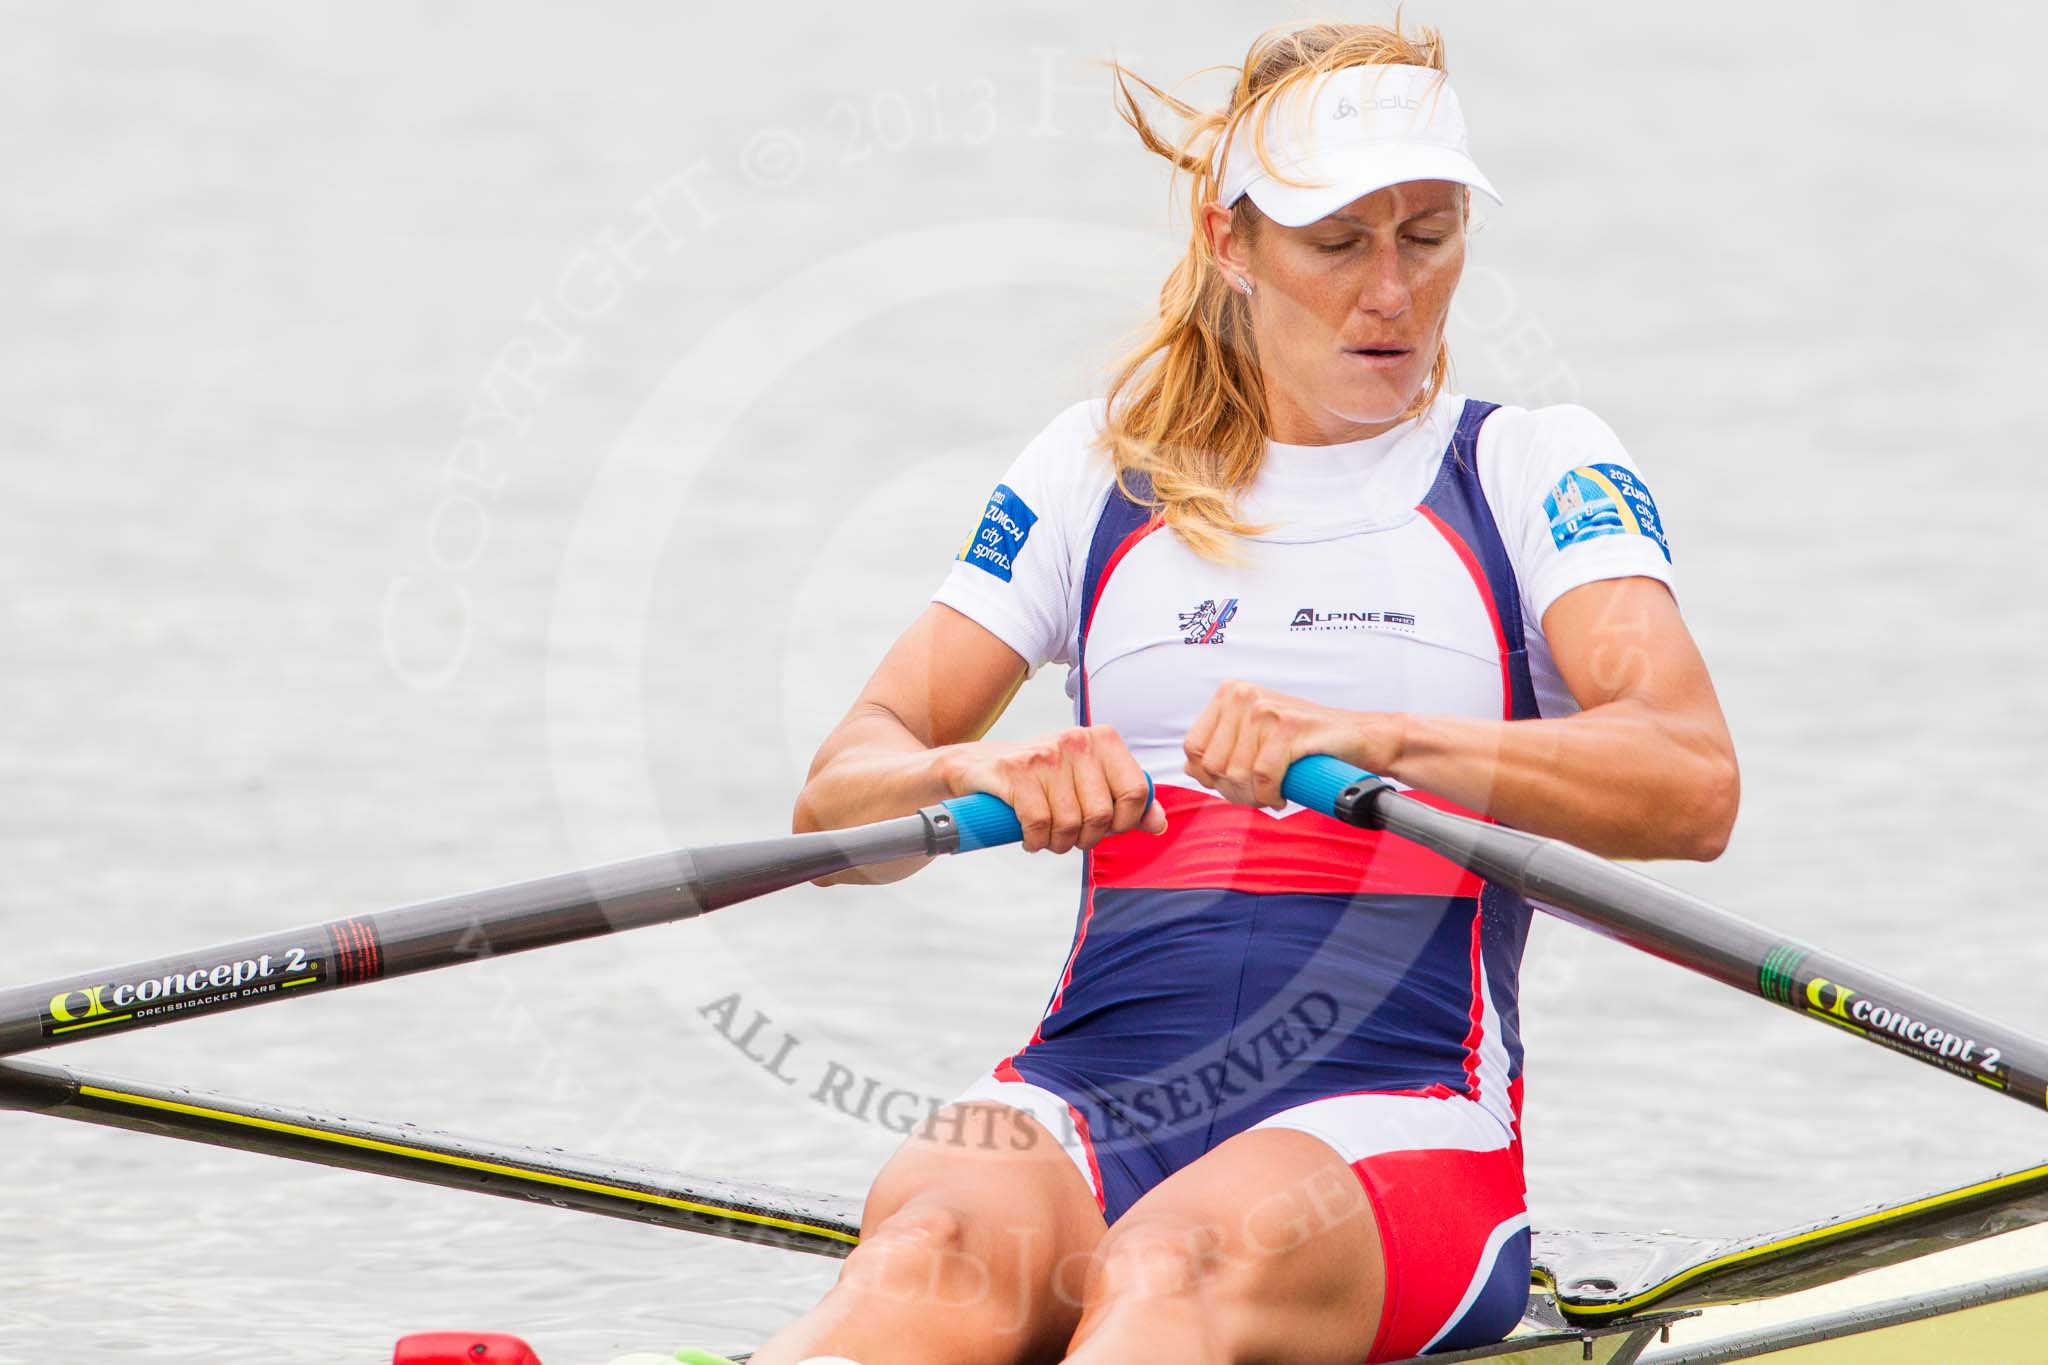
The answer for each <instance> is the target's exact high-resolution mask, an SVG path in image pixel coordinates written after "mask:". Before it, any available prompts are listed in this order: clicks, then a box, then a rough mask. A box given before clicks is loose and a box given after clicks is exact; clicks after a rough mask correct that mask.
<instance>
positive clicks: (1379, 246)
mask: <svg viewBox="0 0 2048 1365" xmlns="http://www.w3.org/2000/svg"><path fill="white" fill-rule="evenodd" d="M1413 300H1414V291H1413V290H1411V289H1410V288H1409V287H1408V276H1407V273H1406V271H1405V270H1404V269H1403V263H1402V260H1401V248H1400V246H1399V245H1398V244H1396V243H1394V242H1391V241H1384V242H1375V243H1374V244H1373V249H1372V252H1371V254H1370V255H1368V256H1367V257H1366V260H1365V278H1364V279H1362V280H1360V281H1359V282H1358V297H1357V299H1356V300H1355V302H1354V306H1355V307H1356V308H1357V309H1358V311H1359V312H1361V313H1371V314H1373V315H1374V316H1376V317H1380V318H1385V319H1388V320H1392V319H1394V318H1397V317H1400V316H1401V314H1403V313H1405V312H1407V311H1408V305H1409V304H1410V303H1411V302H1413Z"/></svg>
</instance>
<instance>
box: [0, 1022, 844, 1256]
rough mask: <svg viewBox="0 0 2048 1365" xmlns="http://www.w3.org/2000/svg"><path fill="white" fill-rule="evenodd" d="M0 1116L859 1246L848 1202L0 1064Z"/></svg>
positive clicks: (710, 1229)
mask: <svg viewBox="0 0 2048 1365" xmlns="http://www.w3.org/2000/svg"><path fill="white" fill-rule="evenodd" d="M0 1109H21V1110H28V1111H32V1112H35V1113H41V1114H47V1115H50V1116H51V1117H54V1118H66V1119H74V1120H77V1121H80V1122H84V1123H92V1124H98V1125H100V1126H102V1127H107V1128H124V1129H128V1130H130V1131H132V1132H141V1133H154V1134H157V1135H159V1136H163V1137H175V1138H181V1139H184V1140H185V1141H188V1142H203V1143H207V1144H209V1145H211V1146H215V1147H231V1148H236V1149H239V1150H241V1151H247V1152H260V1153H263V1154H265V1155H267V1156H279V1157H286V1158H289V1159H290V1160H293V1161H305V1162H311V1163H313V1164H315V1165H320V1166H331V1167H336V1168H339V1169H342V1170H353V1171H364V1172H368V1173H370V1174H372V1175H384V1176H395V1177H397V1178H399V1179H402V1180H413V1181H418V1182H421V1183H423V1184H429V1185H440V1186H443V1187H445V1188H448V1189H458V1190H477V1191H480V1192H482V1193H484V1194H494V1195H498V1196H500V1197H501V1198H507V1199H521V1200H526V1201H528V1202H532V1203H544V1204H553V1205H556V1206H558V1207H561V1208H571V1209H579V1210H582V1211H584V1212H586V1213H601V1214H605V1215H607V1216H608V1217H612V1218H626V1219H631V1220H632V1221H634V1222H638V1223H654V1224H658V1225H660V1226H662V1227H671V1228H681V1229H683V1230H685V1231H689V1232H700V1233H706V1234H709V1235H711V1236H714V1237H727V1238H732V1239H735V1240H737V1241H742V1242H758V1243H763V1244H765V1245H768V1246H776V1247H783V1248H785V1249H787V1250H791V1251H808V1252H812V1253H815V1254H817V1255H821V1256H844V1255H846V1253H847V1252H848V1251H850V1250H851V1249H852V1247H853V1244H854V1242H855V1241H856V1240H857V1239H858V1233H859V1228H858V1210H857V1209H856V1208H855V1207H854V1205H853V1204H852V1202H851V1201H849V1200H844V1199H835V1198H831V1197H827V1196H818V1195H808V1194H803V1193H800V1192H797V1191H794V1190H784V1189H778V1188H776V1187H774V1186H769V1185H754V1184H749V1183H745V1182H740V1181H726V1180H714V1179H704V1178H698V1177H690V1176H682V1175H675V1174H671V1173H669V1172H665V1171H657V1170H653V1169H650V1168H648V1167H645V1166H636V1165H632V1164H630V1163H626V1162H617V1161H608V1160H605V1159H604V1158H601V1157H588V1156H576V1155H573V1154H571V1153H567V1152H561V1151H556V1150H554V1149H549V1150H546V1151H541V1150H537V1149H535V1148H530V1147H519V1146H514V1145H512V1144H509V1143H500V1142H489V1141H484V1140H480V1139H471V1138H458V1137H452V1136H450V1135H448V1134H446V1133H435V1132H429V1131H425V1130H423V1129H419V1128H414V1127H411V1126H409V1125H398V1124H386V1123H371V1122H366V1121H363V1120H357V1119H342V1118H332V1117H327V1116H323V1115H320V1114H310V1113H308V1112H307V1111H305V1110H304V1109H298V1108H287V1107H284V1106H280V1105H271V1104H252V1103H250V1102H248V1101H246V1100H234V1099H228V1098H227V1097H225V1096H222V1095H209V1094H205V1093H202V1092H198V1091H191V1090H185V1089H180V1088H171V1087H166V1086H158V1085H150V1084H147V1083H145V1082H141V1081H125V1080H115V1079H111V1078H108V1077H103V1076H92V1075H87V1074H84V1073H81V1072H75V1071H70V1070H67V1069H64V1068H61V1067H53V1066H44V1065H39V1064H37V1063H33V1062H0Z"/></svg>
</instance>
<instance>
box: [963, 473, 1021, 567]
mask: <svg viewBox="0 0 2048 1365" xmlns="http://www.w3.org/2000/svg"><path fill="white" fill-rule="evenodd" d="M1037 524H1038V513H1036V512H1034V511H1032V510H1031V509H1030V508H1029V507H1028V506H1026V505H1025V503H1024V499H1022V498H1020V497H1018V496H1017V490H1016V489H1014V488H1012V487H1010V485H1008V484H1006V483H999V484H997V485H996V491H995V492H993V493H991V494H989V495H988V507H987V508H986V509H985V510H984V511H983V512H982V514H981V525H979V526H977V527H975V528H974V534H973V535H971V536H969V537H968V538H967V543H966V544H965V545H962V546H961V547H960V554H959V558H960V559H961V560H962V561H963V562H965V563H968V564H972V565H974V566H975V567H976V568H980V569H986V570H988V571H989V572H990V573H992V574H994V575H995V576H996V577H997V578H1000V579H1002V580H1003V581H1004V582H1005V583H1007V582H1009V581H1010V573H1011V571H1012V570H1013V569H1015V568H1016V566H1017V554H1018V552H1019V551H1021V550H1022V549H1023V548H1024V542H1025V541H1026V540H1028V539H1030V538H1031V528H1032V527H1033V526H1036V525H1037Z"/></svg>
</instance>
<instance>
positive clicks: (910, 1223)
mask: <svg viewBox="0 0 2048 1365" xmlns="http://www.w3.org/2000/svg"><path fill="white" fill-rule="evenodd" d="M973 1243H974V1238H973V1236H972V1228H971V1226H970V1223H969V1220H968V1218H967V1216H966V1215H965V1214H963V1213H962V1212H961V1211H960V1210H959V1209H957V1208H955V1207H953V1206H952V1205H951V1204H949V1203H947V1202H945V1201H943V1200H936V1199H919V1200H913V1201H911V1202H910V1203H907V1204H905V1205H903V1206H902V1207H901V1208H899V1209H897V1210H896V1211H895V1212H893V1213H891V1214H889V1215H888V1216H887V1217H886V1218H884V1219H882V1220H881V1221H880V1222H879V1223H878V1224H876V1225H875V1226H873V1227H868V1228H863V1229H862V1231H861V1239H860V1244H859V1245H858V1246H856V1247H855V1248H854V1249H853V1252H852V1254H851V1255H849V1256H848V1257H847V1258H846V1266H845V1268H844V1269H843V1270H841V1271H840V1275H839V1282H840V1284H841V1285H842V1286H845V1287H847V1288H849V1289H853V1290H856V1291H858V1292H861V1293H864V1294H870V1295H875V1296H878V1297H882V1298H888V1299H894V1300H898V1301H902V1302H906V1303H915V1304H919V1305H923V1306H928V1307H931V1306H945V1307H950V1308H965V1307H971V1306H973V1305H976V1304H981V1303H986V1302H988V1301H989V1299H990V1297H991V1295H992V1293H993V1291H994V1288H995V1285H994V1283H993V1276H992V1275H991V1274H990V1269H989V1266H988V1262H987V1258H986V1257H984V1256H982V1255H979V1254H977V1253H976V1251H975V1248H974V1244H973Z"/></svg>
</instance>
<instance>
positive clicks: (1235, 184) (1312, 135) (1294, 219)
mask: <svg viewBox="0 0 2048 1365" xmlns="http://www.w3.org/2000/svg"><path fill="white" fill-rule="evenodd" d="M1258 117H1259V120H1260V123H1261V125H1262V126H1263V128H1264V131H1265V143H1266V156H1267V159H1268V160H1270V161H1271V162H1272V164H1273V170H1272V171H1268V170H1267V169H1266V166H1265V164H1264V163H1263V162H1261V161H1260V160H1259V148H1258V138H1257V137H1256V136H1255V133H1254V129H1253V127H1252V121H1251V120H1250V119H1244V120H1241V121H1240V122H1239V123H1238V126H1237V129H1236V132H1235V133H1234V135H1233V136H1232V137H1231V139H1230V154H1229V157H1228V159H1227V160H1226V161H1225V162H1224V165H1223V170H1222V174H1221V176H1220V178H1219V179H1220V183H1221V185H1222V194H1221V196H1220V198H1219V199H1218V202H1219V203H1221V204H1222V205H1223V207H1225V208H1231V207H1234V206H1235V205H1236V203H1237V201H1238V200H1240V199H1242V198H1244V196H1246V195H1247V194H1249V195H1250V196H1251V197H1252V202H1253V203H1254V204H1257V205H1258V206H1259V209H1260V211H1261V212H1262V213H1264V214H1265V215H1266V216H1267V217H1268V218H1271V219H1272V220H1273V221H1274V222H1276V223H1278V224H1280V225H1281V226H1282V227H1306V226H1307V225H1308V224H1310V223H1313V222H1315V221H1316V220H1317V219H1318V218H1324V217H1327V216H1329V215H1330V214H1332V213H1335V212H1336V211H1337V210H1338V209H1340V208H1343V207H1344V206H1345V205H1346V204H1348V203H1350V202H1351V201H1352V200H1354V199H1358V198H1362V197H1363V196H1365V195H1368V194H1371V193H1372V192H1373V191H1374V190H1383V189H1385V188H1386V187H1387V186H1389V185H1398V184H1400V183H1401V182H1403V181H1405V180H1452V181H1456V182H1457V183H1458V184H1461V185H1470V186H1471V187H1472V188H1473V189H1475V190H1478V191H1479V192H1480V193H1481V194H1484V195H1485V196H1486V197H1487V198H1489V199H1491V200H1493V201H1494V202H1495V203H1496V204H1497V203H1499V202H1500V195H1499V194H1498V193H1496V192H1495V190H1494V188H1493V186H1492V184H1490V183H1489V182H1488V181H1487V179H1486V177H1485V176H1483V175H1481V174H1480V173H1479V167H1478V166H1477V165H1475V164H1473V161H1472V151H1471V148H1470V146H1469V145H1468V144H1467V142H1466V139H1465V116H1464V114H1463V113H1462V112H1460V110H1459V108H1458V97H1457V96H1456V95H1454V94H1452V93H1451V86H1450V82H1449V81H1448V80H1447V79H1446V78H1445V76H1444V73H1443V72H1441V71H1434V70H1431V69H1430V68H1429V67H1426V66H1379V65H1372V66H1347V67H1342V68H1340V69H1338V70H1336V71H1330V72H1326V73H1324V74H1323V75H1320V76H1317V77H1315V78H1314V79H1313V80H1311V81H1309V82H1307V83H1306V84H1305V85H1299V86H1296V87H1294V88H1293V89H1291V90H1289V91H1288V92H1287V94H1286V96H1285V97H1283V98H1281V99H1278V100H1273V99H1268V100H1266V101H1265V108H1264V109H1263V111H1262V112H1260V114H1259V115H1258ZM1275 172H1278V174H1279V175H1281V176H1284V177H1286V178H1285V179H1284V180H1283V179H1276V178H1275V174H1274V173H1275ZM1290 181H1295V182H1301V183H1295V184H1290V183H1288V182H1290Z"/></svg>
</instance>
